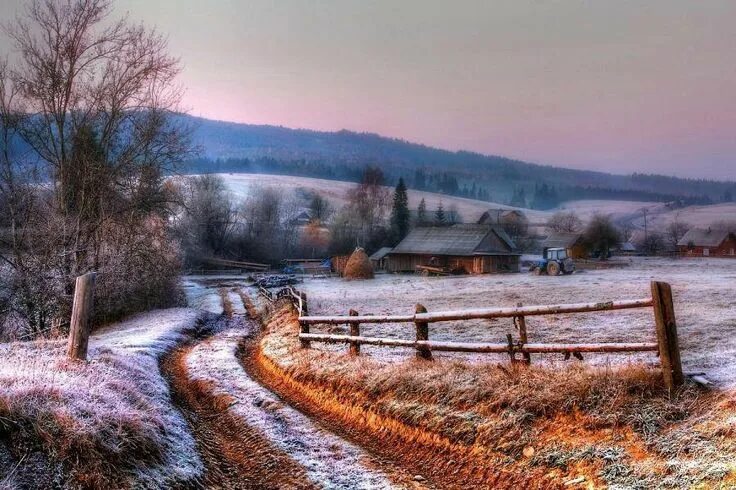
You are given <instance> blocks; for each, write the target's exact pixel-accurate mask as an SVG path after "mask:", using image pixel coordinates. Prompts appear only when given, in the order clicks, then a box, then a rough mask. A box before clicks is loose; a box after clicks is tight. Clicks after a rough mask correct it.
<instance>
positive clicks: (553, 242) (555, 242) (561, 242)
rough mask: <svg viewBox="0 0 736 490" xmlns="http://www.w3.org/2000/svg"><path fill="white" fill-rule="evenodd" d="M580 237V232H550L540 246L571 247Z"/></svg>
mask: <svg viewBox="0 0 736 490" xmlns="http://www.w3.org/2000/svg"><path fill="white" fill-rule="evenodd" d="M580 238H582V235H581V234H580V233H557V232H555V233H550V234H549V235H548V236H547V238H545V239H544V241H543V242H542V248H571V247H573V246H574V245H575V244H576V243H577V241H578V240H580Z"/></svg>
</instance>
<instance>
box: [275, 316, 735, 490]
mask: <svg viewBox="0 0 736 490" xmlns="http://www.w3.org/2000/svg"><path fill="white" fill-rule="evenodd" d="M297 329H298V325H297V323H296V317H295V314H294V312H293V311H292V310H291V309H284V308H282V309H279V310H276V311H275V312H274V313H273V315H272V316H271V317H270V319H269V321H268V334H267V335H266V336H265V337H264V339H263V341H262V353H263V355H264V357H265V358H267V361H268V362H272V363H274V364H275V365H277V366H278V369H280V370H281V371H282V372H283V374H284V376H287V377H289V378H290V379H291V380H293V381H295V382H297V383H299V384H301V385H302V386H306V387H309V388H310V389H312V390H319V391H321V392H322V393H325V392H326V393H330V394H331V395H330V396H332V397H333V398H336V399H338V400H339V402H340V403H342V404H349V405H353V406H360V407H363V408H364V409H366V410H368V411H369V412H371V413H374V414H377V415H378V416H381V417H386V418H388V419H391V420H395V421H398V422H400V423H401V424H403V425H404V426H407V427H410V428H414V429H419V430H422V431H425V432H426V433H429V434H435V435H436V436H438V437H440V438H442V439H444V440H446V441H449V442H450V443H452V444H457V445H460V446H463V447H468V448H472V450H473V451H477V452H478V454H485V455H487V454H489V453H490V454H491V455H492V456H491V457H493V458H495V459H496V460H497V461H499V462H502V463H503V462H505V464H506V465H507V466H508V467H509V468H511V469H514V470H515V471H517V472H518V471H532V470H534V469H535V468H543V469H545V471H552V472H556V473H555V474H556V475H557V476H556V481H558V482H561V481H565V479H566V478H567V479H572V478H574V477H576V476H577V475H579V474H582V475H584V476H585V477H586V478H587V481H588V482H597V483H598V484H602V485H610V486H618V487H625V488H636V487H639V488H652V487H663V488H680V487H684V488H688V487H692V486H696V485H704V486H705V487H708V486H710V485H712V484H716V483H718V482H722V481H724V480H725V479H727V478H733V475H734V466H733V463H731V461H734V460H736V444H735V443H734V442H733V439H734V438H733V432H734V427H735V424H736V415H734V412H736V410H734V408H735V407H736V400H735V399H734V398H733V397H732V396H731V395H726V394H723V393H705V392H701V391H700V390H699V389H697V388H695V387H693V386H687V387H685V388H684V389H682V390H680V391H679V392H678V393H676V394H674V396H672V397H669V396H668V394H667V393H666V392H665V391H664V390H663V389H662V387H661V378H660V374H659V372H658V371H657V370H651V369H647V368H646V367H644V366H641V365H626V366H619V367H612V366H608V367H589V366H586V365H572V366H570V367H560V368H557V369H545V368H543V367H535V366H532V367H528V368H527V367H518V368H511V367H510V366H509V365H508V364H505V365H496V364H489V363H475V364H469V363H466V362H461V361H457V360H438V361H434V362H432V363H428V362H422V361H417V360H413V359H411V360H407V361H404V362H398V363H397V362H381V361H379V360H376V359H372V358H369V357H360V358H351V357H349V356H348V355H345V354H341V353H336V352H329V351H320V350H315V349H313V350H308V351H307V350H302V349H300V348H299V345H298V341H297V340H296V332H297ZM325 396H326V395H325ZM325 403H327V402H325ZM364 417H365V416H364ZM356 423H358V424H360V423H361V422H360V420H356ZM484 457H488V456H484Z"/></svg>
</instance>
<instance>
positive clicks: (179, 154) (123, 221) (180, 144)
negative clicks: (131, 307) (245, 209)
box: [0, 0, 191, 328]
mask: <svg viewBox="0 0 736 490" xmlns="http://www.w3.org/2000/svg"><path fill="white" fill-rule="evenodd" d="M111 12H112V2H111V0H32V1H31V2H30V3H29V5H28V7H27V9H26V11H25V13H24V14H23V15H22V16H21V17H19V18H18V19H17V20H16V21H15V22H14V23H12V24H9V25H6V26H5V29H4V30H5V32H6V33H7V34H8V35H9V37H10V39H11V41H12V44H13V45H14V47H15V48H16V50H17V53H18V58H17V59H18V62H17V63H16V64H15V65H14V66H13V67H12V68H8V67H6V66H3V67H2V70H0V72H1V73H0V80H2V82H0V83H2V86H0V91H1V92H2V94H1V97H0V98H1V99H2V101H3V102H2V103H1V104H0V105H2V108H0V113H1V115H0V117H1V118H2V121H0V125H1V126H2V128H3V129H2V133H3V134H2V137H3V138H4V143H3V152H4V155H3V156H2V157H1V158H2V162H0V167H2V169H1V170H0V193H2V194H3V197H0V201H1V202H2V204H1V205H2V206H3V212H4V213H2V214H4V215H7V216H9V218H8V219H7V220H6V221H7V228H6V230H7V231H6V232H5V233H4V234H3V238H2V239H3V240H5V241H7V242H8V243H10V244H11V246H10V247H5V250H10V252H7V253H3V257H4V263H5V265H6V266H7V267H10V268H11V270H12V275H13V278H14V279H13V280H14V281H15V284H16V286H14V290H15V291H16V292H20V293H19V294H17V295H16V297H17V300H16V301H15V303H16V304H17V305H25V306H23V308H22V309H24V310H25V313H24V314H25V315H26V317H27V319H28V320H29V321H30V322H32V323H34V322H35V323H37V324H38V325H39V328H41V327H42V326H43V325H45V324H47V323H48V320H49V318H50V317H51V316H53V315H54V313H53V312H54V311H56V312H57V314H58V313H59V308H60V307H62V308H63V305H64V303H65V302H66V301H67V300H65V299H64V298H65V297H67V296H68V294H69V293H70V291H71V288H72V287H73V278H74V276H76V275H79V274H81V273H84V272H86V271H88V270H90V269H96V270H100V271H105V269H106V267H108V266H109V265H110V263H109V261H111V260H117V259H114V257H118V258H125V260H129V261H131V262H128V266H129V268H130V271H134V270H136V269H135V268H136V267H138V265H137V264H138V263H137V262H134V260H135V257H142V256H144V255H145V256H152V255H150V254H149V255H146V254H143V252H149V251H151V250H157V249H156V248H155V247H154V245H155V244H154V243H151V242H146V241H129V242H120V241H119V240H118V241H112V242H111V240H112V238H111V237H112V235H114V234H115V233H113V230H114V228H115V227H123V228H127V229H131V230H132V229H139V225H141V226H142V225H143V224H145V223H150V222H151V221H150V220H151V219H152V218H154V217H159V218H161V219H163V221H162V222H166V216H167V215H168V213H169V209H168V208H169V204H170V201H171V196H170V194H169V192H167V188H166V186H164V185H163V183H164V175H165V173H166V172H167V171H169V170H171V169H172V168H173V167H174V166H175V165H176V164H177V163H178V162H179V161H180V160H181V159H182V158H183V157H184V156H185V155H187V154H188V153H189V151H190V149H191V147H190V144H189V133H188V131H186V129H185V128H182V127H180V125H179V123H178V122H177V121H178V119H177V118H176V117H175V113H176V111H177V110H178V104H179V100H180V91H179V89H178V87H177V85H176V84H175V77H176V76H177V74H178V73H179V64H178V60H177V59H176V58H174V57H172V56H170V55H169V54H168V52H167V43H166V40H165V39H164V38H163V37H162V36H160V35H159V34H157V33H156V32H155V31H152V30H148V29H146V28H144V27H143V26H140V25H135V24H132V23H130V22H129V21H128V20H127V18H122V19H120V20H114V19H110V18H109V15H110V13H111ZM35 164H37V167H38V171H37V172H35V171H32V167H34V166H35ZM33 170H35V169H33ZM38 184H43V185H38ZM48 184H50V185H48ZM6 211H7V214H6V213H5V212H6ZM19 224H22V225H21V226H19ZM3 226H6V225H5V224H4V225H3ZM140 229H142V228H140ZM141 233H145V232H143V231H141ZM158 236H159V238H161V239H163V238H164V237H166V236H167V232H166V230H165V229H163V230H162V231H161V234H159V235H158ZM126 246H130V247H134V248H136V249H137V251H136V252H135V253H134V252H133V251H131V250H127V251H125V250H124V247H126ZM141 247H142V248H141ZM146 247H149V248H148V249H147V250H144V248H146ZM150 247H154V248H153V249H152V248H150ZM123 252H125V253H123ZM127 252H131V253H127ZM168 252H169V251H167V252H166V254H164V253H163V252H161V254H162V255H160V256H159V257H158V259H160V260H161V261H162V262H161V263H162V264H163V263H165V264H172V265H173V264H174V263H175V262H176V261H175V260H173V259H172V260H171V261H169V255H168ZM136 254H138V255H136ZM154 255H155V254H154ZM158 259H155V260H158ZM121 260H122V259H121ZM152 260H154V259H152ZM110 270H117V269H114V268H112V267H110ZM110 274H111V277H112V272H110ZM167 277H168V276H167ZM59 282H60V284H61V289H62V291H58V290H53V291H50V292H48V295H47V297H46V298H45V299H39V298H40V296H39V295H34V294H31V293H29V291H31V290H32V289H33V288H29V287H26V286H24V284H31V285H34V284H44V285H48V286H47V287H50V288H52V289H53V288H55V287H56V286H55V285H56V284H57V283H59ZM45 287H46V286H45ZM36 289H38V287H37V286H36ZM54 302H56V303H60V304H57V305H51V306H48V304H50V303H54ZM101 304H102V303H101Z"/></svg>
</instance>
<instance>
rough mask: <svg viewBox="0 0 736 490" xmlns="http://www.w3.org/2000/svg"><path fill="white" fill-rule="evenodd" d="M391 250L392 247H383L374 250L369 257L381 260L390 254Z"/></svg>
mask: <svg viewBox="0 0 736 490" xmlns="http://www.w3.org/2000/svg"><path fill="white" fill-rule="evenodd" d="M391 250H393V249H392V248H391V247H381V248H379V249H378V250H377V251H375V252H373V255H371V256H370V257H369V258H370V259H371V260H381V259H382V258H384V257H385V256H386V255H388V253H389V252H390V251H391Z"/></svg>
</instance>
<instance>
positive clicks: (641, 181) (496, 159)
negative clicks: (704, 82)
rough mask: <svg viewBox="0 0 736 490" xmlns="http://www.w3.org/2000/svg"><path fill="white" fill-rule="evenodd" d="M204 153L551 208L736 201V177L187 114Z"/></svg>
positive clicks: (236, 168) (244, 167)
mask: <svg viewBox="0 0 736 490" xmlns="http://www.w3.org/2000/svg"><path fill="white" fill-rule="evenodd" d="M182 117H183V118H184V119H183V121H184V123H185V124H188V125H191V127H192V128H193V136H194V141H195V143H196V144H197V145H198V146H199V148H200V149H201V157H200V158H198V159H195V160H192V161H190V162H188V164H187V165H186V167H185V169H184V170H185V172H190V173H202V172H249V173H254V172H260V173H271V174H286V175H300V176H307V177H321V178H327V179H331V180H346V181H355V180H358V179H359V177H360V174H361V171H362V169H363V168H364V167H365V166H366V165H375V166H378V167H380V168H382V169H383V171H384V172H385V173H386V174H387V176H388V177H389V179H390V180H391V181H394V180H396V179H398V177H404V178H405V180H407V183H408V184H409V186H410V187H412V188H414V189H417V190H427V191H434V192H442V193H444V194H449V195H454V196H460V197H468V198H475V199H480V200H484V201H497V202H506V203H511V202H513V203H514V204H516V205H519V206H521V207H534V208H537V209H551V208H554V207H556V206H558V205H559V204H560V203H561V202H564V201H570V200H580V199H609V200H626V201H645V202H667V201H676V200H682V201H684V203H685V204H711V203H714V202H722V201H732V200H733V197H734V196H736V183H734V182H721V181H713V180H695V179H681V178H676V177H666V176H661V175H648V174H640V173H637V174H632V175H614V174H608V173H604V172H595V171H587V170H573V169H567V168H560V167H552V166H545V165H539V164H535V163H529V162H523V161H519V160H513V159H509V158H504V157H500V156H493V155H481V154H478V153H471V152H465V151H458V152H453V151H448V150H442V149H437V148H431V147H428V146H425V145H420V144H416V143H411V142H408V141H403V140H399V139H395V138H387V137H383V136H379V135H376V134H369V133H355V132H351V131H345V130H343V131H337V132H324V131H312V130H307V129H289V128H284V127H278V126H263V125H250V124H239V123H231V122H223V121H212V120H208V119H202V118H195V117H191V116H182Z"/></svg>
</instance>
